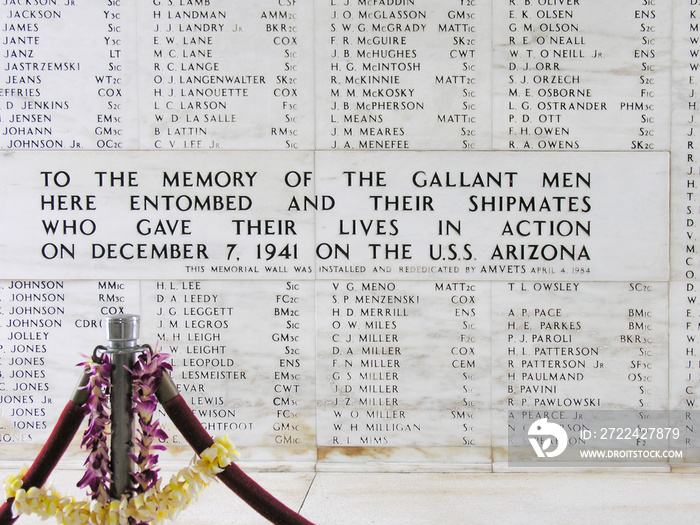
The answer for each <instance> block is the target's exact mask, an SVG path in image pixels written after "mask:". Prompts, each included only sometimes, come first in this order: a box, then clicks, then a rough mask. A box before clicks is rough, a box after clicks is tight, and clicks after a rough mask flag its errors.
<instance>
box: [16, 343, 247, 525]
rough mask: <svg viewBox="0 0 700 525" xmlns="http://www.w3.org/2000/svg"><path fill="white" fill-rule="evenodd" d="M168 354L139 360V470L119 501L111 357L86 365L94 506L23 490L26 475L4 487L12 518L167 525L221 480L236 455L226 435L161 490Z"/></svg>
mask: <svg viewBox="0 0 700 525" xmlns="http://www.w3.org/2000/svg"><path fill="white" fill-rule="evenodd" d="M166 359H167V355H166V354H161V353H158V352H156V351H154V350H152V349H151V348H150V347H144V351H143V352H142V353H141V354H140V355H139V357H138V358H137V359H136V361H135V363H134V366H133V367H132V368H131V374H132V382H133V386H134V388H133V398H132V401H133V410H134V417H135V419H136V420H137V421H138V428H137V430H136V436H135V439H134V443H135V450H136V453H134V454H130V457H131V459H132V460H133V461H134V463H135V464H136V469H135V471H134V472H133V473H132V487H131V488H130V489H128V490H127V493H126V494H124V495H123V496H122V497H121V499H119V500H115V499H112V498H111V497H110V495H109V492H108V488H107V487H109V486H110V481H111V470H110V468H109V451H108V446H107V435H108V434H109V424H110V418H109V401H108V400H109V397H108V393H109V390H110V386H111V385H110V373H111V370H112V366H113V365H112V364H111V363H110V361H109V358H108V355H107V354H105V355H104V356H103V357H102V358H101V359H99V360H98V359H95V358H93V359H92V360H91V361H89V362H86V363H81V365H82V366H85V367H87V369H88V373H89V375H90V379H89V382H88V384H87V385H86V387H85V388H87V389H88V391H89V394H90V395H89V398H88V401H87V403H86V404H85V410H86V411H87V412H88V413H89V419H88V427H87V429H86V431H85V434H84V436H83V440H82V443H81V446H82V447H83V448H86V449H88V451H89V452H88V458H87V460H86V461H85V467H86V468H85V475H84V476H83V477H82V478H81V480H80V481H79V482H78V487H81V488H86V487H87V488H89V489H90V492H89V495H90V500H81V501H78V500H76V499H75V498H73V497H71V496H65V495H61V494H59V493H58V492H56V491H55V490H53V489H52V488H51V487H48V488H38V487H30V488H29V489H27V490H25V489H24V488H22V478H23V477H24V475H25V473H26V469H25V470H24V471H23V472H22V473H21V474H18V475H13V476H10V477H9V478H8V479H7V480H6V481H5V493H6V497H7V498H8V499H9V498H14V503H13V505H12V511H13V514H14V515H15V516H16V515H19V514H30V513H34V514H37V515H39V516H40V517H41V518H42V519H47V518H49V517H55V518H56V519H57V521H58V523H61V524H65V525H82V524H86V523H87V524H92V525H102V524H115V525H116V524H119V525H134V524H143V523H151V522H154V523H161V522H162V521H163V520H165V519H171V518H174V517H175V516H176V515H177V514H178V513H179V512H180V511H181V510H183V509H184V508H185V507H186V506H187V505H188V504H189V503H190V502H191V501H193V500H195V499H196V498H197V497H198V496H199V494H200V493H201V492H202V490H203V489H204V488H205V487H206V486H207V485H208V484H209V483H210V482H211V481H212V480H214V479H215V477H216V475H217V474H218V473H219V472H221V471H222V470H223V469H224V468H226V466H228V465H229V464H230V463H231V461H232V459H233V457H237V456H238V452H237V451H236V449H235V447H234V446H233V443H231V441H230V440H229V438H228V436H226V435H224V436H220V437H218V438H216V439H215V440H214V444H213V445H212V446H211V447H209V448H208V449H206V450H205V451H204V452H202V454H201V457H200V458H199V459H197V457H196V456H195V458H194V459H193V460H192V462H191V463H190V465H189V466H188V467H186V468H184V469H182V470H180V471H179V472H178V473H177V474H176V475H175V476H173V477H172V478H171V479H170V481H169V482H168V484H167V485H166V486H165V487H163V488H161V479H159V477H158V472H159V469H157V468H156V465H157V463H158V455H157V453H155V452H154V451H155V450H165V447H164V446H163V445H160V444H154V442H155V441H156V440H158V439H162V440H164V439H167V437H168V436H167V434H166V433H165V432H164V431H163V429H162V428H161V427H160V423H159V421H158V420H156V419H154V418H153V415H154V413H155V411H156V408H157V404H158V401H157V399H156V395H155V394H156V391H157V390H158V387H159V386H160V381H161V378H162V370H163V369H166V370H172V367H171V366H170V364H169V363H167V362H166Z"/></svg>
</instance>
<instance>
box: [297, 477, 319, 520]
mask: <svg viewBox="0 0 700 525" xmlns="http://www.w3.org/2000/svg"><path fill="white" fill-rule="evenodd" d="M317 475H318V474H317V473H316V472H314V477H313V478H311V483H309V488H308V489H306V494H304V499H303V500H301V505H299V510H298V512H299V513H301V509H303V508H304V503H306V498H307V497H308V496H309V492H311V487H312V486H313V484H314V481H316V476H317Z"/></svg>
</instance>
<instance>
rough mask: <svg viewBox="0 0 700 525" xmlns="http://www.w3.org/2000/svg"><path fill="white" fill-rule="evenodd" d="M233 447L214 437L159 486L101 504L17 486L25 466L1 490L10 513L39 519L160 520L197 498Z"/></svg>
mask: <svg viewBox="0 0 700 525" xmlns="http://www.w3.org/2000/svg"><path fill="white" fill-rule="evenodd" d="M233 457H238V451H236V448H235V447H234V445H233V443H231V441H230V440H229V438H228V436H227V435H224V436H220V437H217V438H216V439H215V440H214V444H213V445H212V446H211V447H209V448H208V449H206V450H205V451H204V452H202V455H201V457H200V458H197V457H195V458H194V459H193V460H192V462H191V463H190V465H189V466H188V467H185V468H183V469H182V470H180V472H178V473H177V474H176V475H174V476H173V477H172V478H170V481H169V482H168V484H167V485H166V486H165V487H164V488H163V489H161V488H160V485H161V480H160V479H159V480H158V481H157V483H156V486H155V487H153V488H151V489H149V490H147V491H146V492H144V493H143V494H138V495H136V496H133V497H131V498H129V497H128V496H122V498H121V500H112V501H110V502H109V503H106V504H102V503H99V502H98V501H96V500H80V501H78V500H76V499H75V498H73V497H72V496H65V495H61V494H59V493H58V492H56V491H54V490H53V489H52V488H51V487H47V488H38V487H30V488H29V489H28V490H25V489H23V488H22V478H23V477H24V475H25V473H26V469H25V470H24V471H23V472H22V473H20V474H15V475H12V476H10V477H9V478H7V480H6V481H5V495H6V497H7V498H8V499H9V498H14V499H15V501H14V503H13V504H12V512H13V516H18V515H19V514H36V515H38V516H39V517H41V519H47V518H51V517H54V518H56V520H57V522H58V523H60V524H62V525H84V524H86V523H87V524H90V525H105V524H109V525H117V524H118V525H126V524H128V523H129V518H134V519H135V520H137V521H141V522H153V523H162V522H163V521H164V520H167V519H172V518H174V517H175V516H177V514H178V513H180V512H181V511H182V510H183V509H185V507H187V505H189V504H190V502H192V501H194V500H196V499H197V497H198V496H199V495H200V494H201V492H202V490H204V488H205V487H206V486H207V485H208V484H209V483H210V482H211V481H213V480H214V479H215V478H216V475H217V474H218V473H219V472H221V471H222V470H223V469H224V468H226V467H227V466H228V465H229V464H230V463H231V461H232V459H233Z"/></svg>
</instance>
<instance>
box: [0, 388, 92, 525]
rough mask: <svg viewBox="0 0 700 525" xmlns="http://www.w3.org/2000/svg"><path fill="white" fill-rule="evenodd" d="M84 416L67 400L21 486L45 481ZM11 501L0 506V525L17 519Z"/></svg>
mask: <svg viewBox="0 0 700 525" xmlns="http://www.w3.org/2000/svg"><path fill="white" fill-rule="evenodd" d="M84 418H85V411H84V410H83V407H82V406H80V405H78V404H76V403H74V402H73V401H68V403H67V404H66V407H65V408H64V409H63V412H61V416H60V417H59V418H58V422H57V423H56V426H55V427H54V429H53V431H52V432H51V435H50V436H49V439H48V441H46V443H45V444H44V446H43V447H42V449H41V452H39V455H38V456H37V457H36V459H35V460H34V463H33V464H32V466H31V468H30V469H29V470H28V471H27V473H26V474H25V475H24V477H23V478H22V488H24V489H28V488H29V487H41V486H42V485H43V484H44V483H46V480H47V479H48V477H49V475H50V474H51V471H53V469H54V468H56V465H57V464H58V462H59V460H60V459H61V456H63V454H64V453H65V451H66V449H67V448H68V445H70V442H71V441H72V440H73V438H74V437H75V434H76V433H77V432H78V429H79V428H80V424H81V423H82V422H83V419H84ZM13 501H14V498H10V499H8V500H7V501H6V502H5V504H4V505H3V506H2V507H0V525H10V524H11V523H14V522H15V520H16V519H17V518H14V519H13V518H12V503H13Z"/></svg>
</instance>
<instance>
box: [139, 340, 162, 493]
mask: <svg viewBox="0 0 700 525" xmlns="http://www.w3.org/2000/svg"><path fill="white" fill-rule="evenodd" d="M167 359H168V355H167V354H163V353H158V352H157V351H155V350H153V349H151V347H150V346H147V347H144V351H143V352H142V353H141V354H139V356H138V358H137V359H136V362H135V363H134V366H133V367H132V369H131V377H132V382H133V387H134V388H133V397H132V401H133V411H134V419H135V420H136V421H137V422H138V423H137V428H136V437H135V440H134V448H135V450H136V453H134V454H130V457H131V459H132V460H133V461H134V463H135V464H136V469H135V471H134V473H133V474H132V479H133V482H134V487H133V491H132V494H143V493H144V492H146V491H147V490H148V489H150V488H152V487H154V486H155V485H156V482H157V481H158V472H159V471H160V469H158V468H156V465H157V464H158V454H157V453H154V452H153V451H155V450H165V448H166V447H165V446H164V445H161V444H158V443H157V440H161V441H164V440H166V439H167V438H168V435H167V434H166V433H165V431H164V430H163V429H162V428H161V426H160V422H159V421H158V420H157V419H154V417H153V415H154V414H155V411H156V409H157V408H158V399H157V398H156V392H157V391H158V388H159V387H160V382H161V379H162V377H163V370H168V371H170V370H172V366H171V365H170V363H168V362H167Z"/></svg>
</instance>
